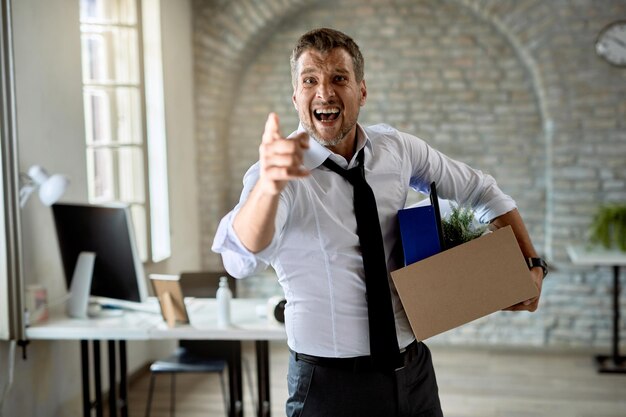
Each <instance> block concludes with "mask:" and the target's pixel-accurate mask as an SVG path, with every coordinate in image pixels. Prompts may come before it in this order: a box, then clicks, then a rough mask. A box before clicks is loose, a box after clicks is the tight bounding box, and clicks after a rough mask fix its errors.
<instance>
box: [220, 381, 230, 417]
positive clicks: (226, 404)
mask: <svg viewBox="0 0 626 417" xmlns="http://www.w3.org/2000/svg"><path fill="white" fill-rule="evenodd" d="M220 385H221V386H222V398H223V399H224V411H226V417H228V416H229V415H230V413H229V410H228V403H229V401H228V400H229V399H228V394H227V392H226V384H225V383H224V372H220Z"/></svg>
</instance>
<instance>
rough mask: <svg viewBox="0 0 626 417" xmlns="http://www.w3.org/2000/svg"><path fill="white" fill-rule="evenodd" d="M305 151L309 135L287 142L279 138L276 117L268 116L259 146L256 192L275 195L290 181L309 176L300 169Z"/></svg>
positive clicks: (303, 169) (272, 114)
mask: <svg viewBox="0 0 626 417" xmlns="http://www.w3.org/2000/svg"><path fill="white" fill-rule="evenodd" d="M308 148H309V136H308V135H307V134H306V133H305V132H301V133H298V134H297V135H295V136H293V137H291V138H288V139H287V138H284V137H282V135H281V134H280V125H279V120H278V116H277V115H276V113H270V114H269V116H268V117H267V121H266V122H265V132H263V141H262V142H261V146H259V162H260V173H259V182H258V183H257V186H258V187H260V189H259V191H261V192H262V193H267V194H271V195H277V194H280V192H281V191H282V190H283V189H284V188H285V187H286V186H287V183H288V182H289V180H292V179H297V178H302V177H306V176H307V175H309V171H308V170H306V169H305V168H304V167H303V166H302V155H303V153H304V150H305V149H308Z"/></svg>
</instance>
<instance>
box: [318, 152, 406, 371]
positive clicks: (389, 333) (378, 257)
mask: <svg viewBox="0 0 626 417" xmlns="http://www.w3.org/2000/svg"><path fill="white" fill-rule="evenodd" d="M363 153H364V148H363V149H361V150H360V151H359V154H358V155H357V161H358V166H356V167H354V168H352V169H349V170H345V169H343V168H341V167H340V166H339V165H337V164H336V163H335V162H333V161H331V160H330V159H326V161H324V166H325V167H327V168H329V169H331V170H333V171H335V172H336V173H337V174H339V175H341V176H342V177H344V178H345V179H346V180H348V182H350V184H352V187H353V188H354V215H355V217H356V232H357V234H358V235H359V243H360V245H361V254H362V257H363V268H364V270H365V289H366V291H367V311H368V319H369V330H370V354H371V357H372V361H373V362H374V365H375V366H376V367H378V368H379V369H383V370H393V369H395V368H398V367H400V366H401V365H400V354H399V351H400V349H399V348H398V338H397V336H396V327H395V321H394V313H393V307H392V305H391V292H390V291H389V280H388V277H387V265H386V261H385V248H384V246H383V236H382V233H381V231H380V222H379V220H378V209H377V208H376V198H375V197H374V192H373V191H372V189H371V187H370V186H369V185H368V184H367V182H366V181H365V173H364V164H363Z"/></svg>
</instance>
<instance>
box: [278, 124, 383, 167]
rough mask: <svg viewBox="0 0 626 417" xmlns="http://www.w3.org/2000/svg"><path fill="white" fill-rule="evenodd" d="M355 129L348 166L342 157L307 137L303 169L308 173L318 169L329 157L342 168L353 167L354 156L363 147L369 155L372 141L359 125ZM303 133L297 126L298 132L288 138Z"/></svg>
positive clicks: (302, 128) (300, 126)
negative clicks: (355, 135)
mask: <svg viewBox="0 0 626 417" xmlns="http://www.w3.org/2000/svg"><path fill="white" fill-rule="evenodd" d="M356 129H357V147H356V152H355V153H354V155H353V157H352V160H351V161H349V162H348V166H346V160H345V159H344V158H343V157H342V156H340V155H337V154H334V153H333V152H331V151H330V150H328V148H326V147H324V146H322V145H320V144H319V143H318V142H317V141H316V140H315V139H313V138H311V137H309V149H306V150H305V151H304V155H303V161H302V164H303V165H304V167H305V168H306V169H308V170H309V171H310V170H313V169H315V168H318V167H319V166H320V165H322V164H323V163H324V161H325V160H326V159H328V158H329V157H330V158H331V159H332V160H333V161H334V162H336V163H338V164H339V165H340V166H341V167H343V168H351V167H352V166H354V162H355V160H356V155H357V154H358V153H359V151H360V150H361V149H362V148H363V147H367V148H368V149H369V151H370V153H371V152H372V141H371V139H370V138H369V136H367V133H365V130H364V129H363V127H361V125H360V124H358V123H357V125H356ZM304 131H305V130H304V127H303V126H302V124H300V125H299V126H298V130H296V131H295V132H294V133H292V134H291V135H290V137H291V136H294V135H296V134H298V133H300V132H304Z"/></svg>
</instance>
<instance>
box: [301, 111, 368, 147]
mask: <svg viewBox="0 0 626 417" xmlns="http://www.w3.org/2000/svg"><path fill="white" fill-rule="evenodd" d="M358 118H359V114H358V113H357V115H356V117H355V118H354V119H352V120H349V121H348V123H345V124H344V125H342V127H341V130H340V131H339V133H338V134H337V136H335V137H334V138H331V139H324V138H322V137H321V135H320V134H319V132H318V130H317V129H316V128H315V126H314V125H313V124H312V123H311V124H309V123H307V122H305V121H303V120H300V122H301V123H302V126H303V127H304V130H305V131H306V132H307V133H308V134H309V136H310V137H312V138H313V139H315V141H316V142H317V143H319V144H320V145H322V146H324V147H334V146H337V145H339V144H340V143H341V142H342V141H343V140H344V139H345V138H346V135H347V134H348V133H350V131H351V130H352V128H353V127H354V125H356V122H357V120H358Z"/></svg>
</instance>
